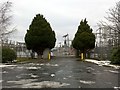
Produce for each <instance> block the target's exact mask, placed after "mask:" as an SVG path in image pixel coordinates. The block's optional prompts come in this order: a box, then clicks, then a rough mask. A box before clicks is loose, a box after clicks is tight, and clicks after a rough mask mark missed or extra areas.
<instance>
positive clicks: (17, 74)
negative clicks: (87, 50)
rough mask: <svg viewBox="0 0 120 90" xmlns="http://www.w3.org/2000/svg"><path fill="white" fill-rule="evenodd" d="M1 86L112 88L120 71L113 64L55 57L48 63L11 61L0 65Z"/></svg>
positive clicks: (115, 85) (117, 79)
mask: <svg viewBox="0 0 120 90" xmlns="http://www.w3.org/2000/svg"><path fill="white" fill-rule="evenodd" d="M1 73H2V80H0V83H2V88H114V87H118V86H119V72H118V70H117V69H114V68H112V67H103V66H98V65H96V64H93V63H88V62H83V61H78V60H77V59H76V58H56V59H52V60H51V61H50V62H47V63H23V64H14V65H13V66H7V67H3V68H2V72H1Z"/></svg>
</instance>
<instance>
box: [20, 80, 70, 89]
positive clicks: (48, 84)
mask: <svg viewBox="0 0 120 90" xmlns="http://www.w3.org/2000/svg"><path fill="white" fill-rule="evenodd" d="M68 85H70V84H67V83H60V82H54V81H42V82H39V83H30V84H25V85H23V86H22V87H23V88H59V87H63V86H68Z"/></svg>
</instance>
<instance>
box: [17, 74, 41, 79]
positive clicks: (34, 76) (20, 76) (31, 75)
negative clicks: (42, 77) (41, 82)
mask: <svg viewBox="0 0 120 90" xmlns="http://www.w3.org/2000/svg"><path fill="white" fill-rule="evenodd" d="M25 76H30V77H32V78H38V77H39V76H38V75H35V74H33V73H30V74H27V73H26V74H20V75H18V76H16V78H22V77H25Z"/></svg>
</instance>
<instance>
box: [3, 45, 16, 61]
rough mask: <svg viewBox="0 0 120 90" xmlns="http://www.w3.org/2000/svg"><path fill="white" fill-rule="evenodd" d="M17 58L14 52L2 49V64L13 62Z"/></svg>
mask: <svg viewBox="0 0 120 90" xmlns="http://www.w3.org/2000/svg"><path fill="white" fill-rule="evenodd" d="M16 57H17V55H16V52H15V51H14V50H12V49H10V48H6V47H3V48H2V62H3V63H5V62H8V61H11V62H12V61H13V60H15V59H16Z"/></svg>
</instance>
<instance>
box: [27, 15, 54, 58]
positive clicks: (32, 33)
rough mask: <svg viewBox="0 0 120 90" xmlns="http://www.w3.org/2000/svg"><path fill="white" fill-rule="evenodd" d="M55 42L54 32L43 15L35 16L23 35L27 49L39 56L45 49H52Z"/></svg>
mask: <svg viewBox="0 0 120 90" xmlns="http://www.w3.org/2000/svg"><path fill="white" fill-rule="evenodd" d="M55 42H56V38H55V32H54V31H52V28H51V26H50V24H49V23H48V22H47V20H46V19H45V18H44V17H43V15H40V14H37V15H36V17H34V19H33V21H32V23H31V25H30V26H29V30H27V33H26V35H25V43H26V46H27V49H29V50H32V51H34V52H36V53H37V54H38V56H41V55H43V51H44V50H45V49H46V48H49V49H52V48H54V46H55Z"/></svg>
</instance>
